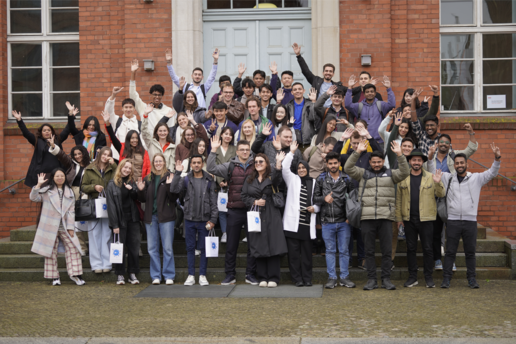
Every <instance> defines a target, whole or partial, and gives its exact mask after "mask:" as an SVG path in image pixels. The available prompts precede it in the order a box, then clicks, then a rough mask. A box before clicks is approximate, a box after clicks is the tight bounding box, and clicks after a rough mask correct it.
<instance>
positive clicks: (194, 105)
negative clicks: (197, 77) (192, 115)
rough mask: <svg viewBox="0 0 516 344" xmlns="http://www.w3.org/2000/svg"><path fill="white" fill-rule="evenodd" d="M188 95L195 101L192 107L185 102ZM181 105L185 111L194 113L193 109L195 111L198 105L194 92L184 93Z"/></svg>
mask: <svg viewBox="0 0 516 344" xmlns="http://www.w3.org/2000/svg"><path fill="white" fill-rule="evenodd" d="M188 94H193V96H194V99H195V101H194V103H193V104H192V105H190V104H188V103H187V102H186V96H187V95H188ZM183 104H184V107H185V110H190V111H192V112H194V111H195V109H197V108H198V107H199V103H198V102H197V95H196V94H195V92H194V91H192V90H190V91H186V92H185V95H184V96H183Z"/></svg>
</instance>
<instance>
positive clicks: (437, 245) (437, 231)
mask: <svg viewBox="0 0 516 344" xmlns="http://www.w3.org/2000/svg"><path fill="white" fill-rule="evenodd" d="M432 223H433V227H434V235H433V239H432V247H433V251H434V260H441V259H442V255H441V238H442V234H443V227H444V222H443V221H442V220H441V218H440V217H439V215H437V219H436V220H435V221H432Z"/></svg>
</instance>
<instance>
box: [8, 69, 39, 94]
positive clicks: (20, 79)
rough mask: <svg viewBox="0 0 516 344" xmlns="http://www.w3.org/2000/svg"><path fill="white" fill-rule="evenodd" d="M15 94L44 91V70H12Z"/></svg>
mask: <svg viewBox="0 0 516 344" xmlns="http://www.w3.org/2000/svg"><path fill="white" fill-rule="evenodd" d="M11 80H12V90H13V92H27V91H42V90H43V88H42V85H43V84H42V80H43V77H42V69H41V68H34V69H15V68H13V69H12V70H11Z"/></svg>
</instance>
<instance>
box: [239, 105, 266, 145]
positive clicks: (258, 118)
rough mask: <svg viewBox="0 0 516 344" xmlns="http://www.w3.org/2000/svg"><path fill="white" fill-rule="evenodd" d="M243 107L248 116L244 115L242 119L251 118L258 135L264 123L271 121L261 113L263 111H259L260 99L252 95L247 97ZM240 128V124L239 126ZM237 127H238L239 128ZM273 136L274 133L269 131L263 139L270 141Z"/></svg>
mask: <svg viewBox="0 0 516 344" xmlns="http://www.w3.org/2000/svg"><path fill="white" fill-rule="evenodd" d="M245 107H246V109H247V112H248V114H249V115H248V117H245V116H244V121H245V120H247V119H251V120H252V121H253V123H254V125H255V127H256V135H260V134H261V133H262V131H263V128H264V126H265V125H268V124H271V125H272V123H271V121H270V120H269V119H268V118H267V117H266V116H264V115H263V113H262V112H261V111H260V110H261V109H260V100H259V99H257V98H254V97H251V98H249V99H247V102H246V104H245ZM240 128H241V126H240ZM240 128H239V129H240ZM273 137H274V133H273V132H271V133H270V134H269V135H268V136H267V138H266V139H265V141H270V140H271V139H272V138H273Z"/></svg>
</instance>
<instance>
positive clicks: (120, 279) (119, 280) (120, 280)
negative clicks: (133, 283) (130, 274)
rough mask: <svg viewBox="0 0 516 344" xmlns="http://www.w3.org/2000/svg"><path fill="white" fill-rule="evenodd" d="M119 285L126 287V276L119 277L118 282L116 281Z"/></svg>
mask: <svg viewBox="0 0 516 344" xmlns="http://www.w3.org/2000/svg"><path fill="white" fill-rule="evenodd" d="M116 284H117V285H124V284H125V278H124V275H118V281H116Z"/></svg>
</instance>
